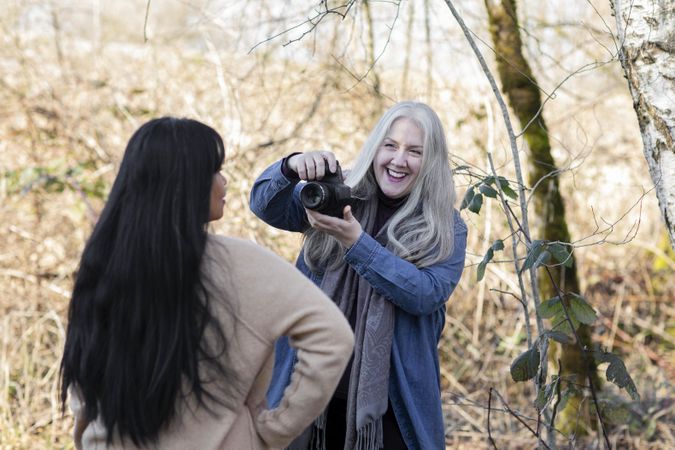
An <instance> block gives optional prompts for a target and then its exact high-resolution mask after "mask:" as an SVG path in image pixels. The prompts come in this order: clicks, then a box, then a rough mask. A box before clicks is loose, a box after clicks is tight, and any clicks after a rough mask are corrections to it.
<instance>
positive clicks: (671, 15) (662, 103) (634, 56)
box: [610, 0, 675, 249]
mask: <svg viewBox="0 0 675 450" xmlns="http://www.w3.org/2000/svg"><path fill="white" fill-rule="evenodd" d="M610 3H612V9H613V11H614V16H615V17H616V26H617V37H618V41H619V42H618V45H620V46H621V47H620V49H619V51H620V53H619V59H620V60H621V65H622V66H623V70H624V72H625V74H626V78H627V79H628V88H629V89H630V93H631V96H632V97H633V107H634V108H635V112H636V113H637V119H638V124H639V125H640V133H641V134H642V143H643V144H644V154H645V158H646V159H647V164H648V165H649V174H650V175H651V177H652V181H653V182H654V186H655V188H656V197H657V198H658V200H659V207H660V209H661V215H662V216H663V220H664V221H665V223H666V229H667V231H668V234H669V235H670V245H671V247H673V249H675V146H674V145H673V141H674V140H675V104H674V103H673V102H674V101H675V2H673V1H672V0H631V1H627V0H614V1H613V2H611V0H610Z"/></svg>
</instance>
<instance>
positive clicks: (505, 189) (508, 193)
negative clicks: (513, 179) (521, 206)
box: [502, 184, 518, 200]
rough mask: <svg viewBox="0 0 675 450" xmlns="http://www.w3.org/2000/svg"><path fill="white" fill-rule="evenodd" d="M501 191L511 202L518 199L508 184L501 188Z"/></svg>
mask: <svg viewBox="0 0 675 450" xmlns="http://www.w3.org/2000/svg"><path fill="white" fill-rule="evenodd" d="M502 191H503V192H504V194H505V195H506V196H507V197H510V198H512V199H513V200H515V199H517V198H518V194H516V191H514V190H513V189H511V186H509V185H508V184H507V185H506V186H502Z"/></svg>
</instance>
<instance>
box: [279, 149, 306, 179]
mask: <svg viewBox="0 0 675 450" xmlns="http://www.w3.org/2000/svg"><path fill="white" fill-rule="evenodd" d="M301 154H302V152H294V153H291V154H290V155H288V156H286V157H285V158H284V159H282V160H281V173H283V174H284V176H285V177H286V178H288V179H290V180H298V179H300V176H299V175H298V172H297V171H296V170H295V169H293V168H292V167H291V166H290V165H289V161H290V160H291V158H292V157H294V156H296V155H301Z"/></svg>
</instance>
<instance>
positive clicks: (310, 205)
mask: <svg viewBox="0 0 675 450" xmlns="http://www.w3.org/2000/svg"><path fill="white" fill-rule="evenodd" d="M300 200H301V201H302V204H303V205H305V208H307V209H318V208H320V207H321V205H322V204H323V203H324V202H325V200H326V191H325V189H324V187H323V186H322V185H321V184H319V183H307V185H305V187H303V188H302V190H301V191H300Z"/></svg>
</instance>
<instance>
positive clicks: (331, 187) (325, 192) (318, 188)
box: [300, 161, 352, 218]
mask: <svg viewBox="0 0 675 450" xmlns="http://www.w3.org/2000/svg"><path fill="white" fill-rule="evenodd" d="M325 163H326V172H325V173H326V174H325V175H324V177H323V179H322V180H320V181H318V180H315V181H309V182H308V183H307V184H305V185H304V186H303V187H302V189H301V190H300V201H301V202H302V205H303V206H304V207H305V208H307V209H311V210H314V211H317V212H320V213H321V214H326V215H328V216H333V217H339V218H342V210H343V209H344V207H345V206H347V205H351V204H352V190H351V188H350V187H349V186H347V185H346V184H344V178H343V177H342V169H340V163H338V162H336V164H337V169H336V170H335V173H331V172H330V170H329V168H328V161H325Z"/></svg>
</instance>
